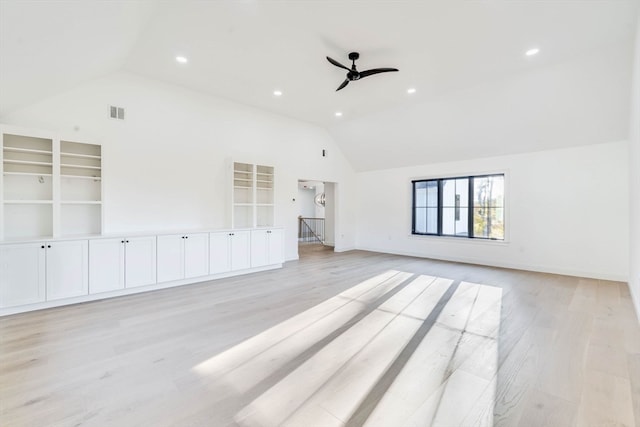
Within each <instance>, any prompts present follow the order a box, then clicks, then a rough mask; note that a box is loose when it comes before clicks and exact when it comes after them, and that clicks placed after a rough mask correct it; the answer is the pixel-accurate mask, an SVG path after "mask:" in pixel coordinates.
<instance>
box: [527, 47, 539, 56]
mask: <svg viewBox="0 0 640 427" xmlns="http://www.w3.org/2000/svg"><path fill="white" fill-rule="evenodd" d="M538 52H540V49H538V48H537V47H534V48H533V49H529V50H528V51H526V52H525V55H527V56H533V55H535V54H537V53H538Z"/></svg>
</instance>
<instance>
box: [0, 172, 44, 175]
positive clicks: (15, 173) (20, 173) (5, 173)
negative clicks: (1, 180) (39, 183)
mask: <svg viewBox="0 0 640 427" xmlns="http://www.w3.org/2000/svg"><path fill="white" fill-rule="evenodd" d="M3 175H5V176H7V175H17V176H52V174H50V173H35V172H4V173H3Z"/></svg>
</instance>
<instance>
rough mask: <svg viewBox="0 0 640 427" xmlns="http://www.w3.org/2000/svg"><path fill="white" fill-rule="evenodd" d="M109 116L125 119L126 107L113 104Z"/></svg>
mask: <svg viewBox="0 0 640 427" xmlns="http://www.w3.org/2000/svg"><path fill="white" fill-rule="evenodd" d="M109 117H111V118H112V119H118V120H124V108H122V107H114V106H113V105H111V106H110V107H109Z"/></svg>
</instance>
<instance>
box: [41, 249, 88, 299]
mask: <svg viewBox="0 0 640 427" xmlns="http://www.w3.org/2000/svg"><path fill="white" fill-rule="evenodd" d="M41 246H44V245H41ZM45 250H46V259H47V261H46V270H47V273H46V277H47V286H46V289H47V301H51V300H58V299H64V298H71V297H77V296H81V295H87V294H88V293H89V242H88V241H87V240H64V241H52V242H47V244H46V248H45Z"/></svg>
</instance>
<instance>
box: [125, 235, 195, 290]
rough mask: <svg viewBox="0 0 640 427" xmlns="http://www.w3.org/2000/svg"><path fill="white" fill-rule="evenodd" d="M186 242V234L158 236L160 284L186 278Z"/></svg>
mask: <svg viewBox="0 0 640 427" xmlns="http://www.w3.org/2000/svg"><path fill="white" fill-rule="evenodd" d="M184 240H185V239H184V234H175V235H171V236H158V283H162V282H171V281H173V280H180V279H182V278H184ZM127 249H128V248H127Z"/></svg>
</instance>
